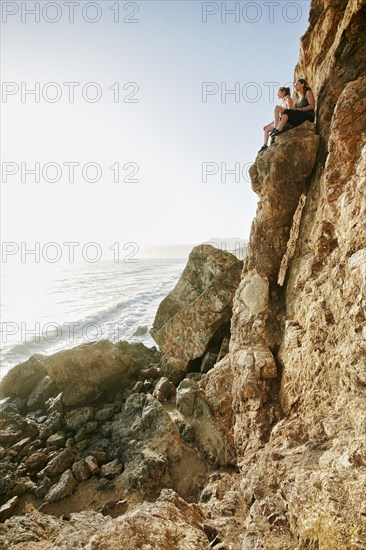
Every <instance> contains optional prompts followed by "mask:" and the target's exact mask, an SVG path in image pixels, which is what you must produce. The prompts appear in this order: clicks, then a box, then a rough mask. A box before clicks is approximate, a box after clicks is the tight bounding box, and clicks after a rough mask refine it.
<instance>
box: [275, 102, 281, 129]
mask: <svg viewBox="0 0 366 550" xmlns="http://www.w3.org/2000/svg"><path fill="white" fill-rule="evenodd" d="M281 112H282V111H281V110H280V108H279V106H278V105H276V107H275V110H274V125H275V128H277V124H278V121H279V120H280V115H281Z"/></svg>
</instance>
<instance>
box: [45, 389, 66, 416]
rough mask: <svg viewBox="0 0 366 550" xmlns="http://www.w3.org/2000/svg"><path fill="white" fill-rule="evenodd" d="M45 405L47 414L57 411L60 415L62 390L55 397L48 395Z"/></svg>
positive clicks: (61, 411) (61, 410)
mask: <svg viewBox="0 0 366 550" xmlns="http://www.w3.org/2000/svg"><path fill="white" fill-rule="evenodd" d="M45 405H46V412H47V414H51V413H53V412H58V413H60V414H61V415H62V414H63V412H64V411H63V406H62V392H60V393H59V394H58V395H56V397H50V398H49V399H47V401H46V404H45Z"/></svg>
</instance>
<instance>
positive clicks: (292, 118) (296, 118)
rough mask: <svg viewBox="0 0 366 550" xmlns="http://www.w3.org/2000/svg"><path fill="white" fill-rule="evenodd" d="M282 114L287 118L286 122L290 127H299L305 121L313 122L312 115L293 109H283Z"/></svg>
mask: <svg viewBox="0 0 366 550" xmlns="http://www.w3.org/2000/svg"><path fill="white" fill-rule="evenodd" d="M283 114H286V115H287V116H288V121H289V123H290V124H292V126H299V125H300V124H302V123H303V122H305V121H306V120H310V122H314V115H313V114H312V113H307V112H306V111H294V110H293V109H285V110H284V111H283Z"/></svg>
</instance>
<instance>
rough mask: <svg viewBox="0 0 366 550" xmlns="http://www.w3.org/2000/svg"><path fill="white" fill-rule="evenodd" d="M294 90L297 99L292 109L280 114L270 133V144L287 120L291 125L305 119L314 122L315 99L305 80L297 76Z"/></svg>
mask: <svg viewBox="0 0 366 550" xmlns="http://www.w3.org/2000/svg"><path fill="white" fill-rule="evenodd" d="M295 91H296V93H297V95H298V97H299V99H298V100H297V101H296V103H295V107H294V108H293V109H285V110H284V111H283V114H282V118H281V120H279V122H278V123H277V124H276V125H275V127H274V129H273V130H272V132H271V133H270V135H271V137H272V139H271V145H272V143H274V141H275V139H276V136H278V135H279V134H280V133H281V132H282V130H283V127H284V126H285V124H286V123H287V122H289V123H290V124H292V126H299V125H300V124H302V123H303V122H305V121H306V120H310V122H314V119H315V99H314V94H313V92H312V91H311V89H310V88H309V86H308V84H307V82H306V80H304V79H303V78H299V80H297V81H296V82H295Z"/></svg>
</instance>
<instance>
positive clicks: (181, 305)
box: [150, 245, 243, 383]
mask: <svg viewBox="0 0 366 550" xmlns="http://www.w3.org/2000/svg"><path fill="white" fill-rule="evenodd" d="M242 265H243V264H242V262H241V261H239V260H238V259H237V258H236V257H235V256H234V255H233V254H230V253H228V252H224V251H222V250H219V249H217V248H215V247H213V246H211V245H200V246H197V247H195V248H194V249H193V250H192V252H191V254H190V256H189V259H188V263H187V265H186V267H185V269H184V271H183V274H182V276H181V278H180V279H179V281H178V283H177V284H176V286H175V288H174V289H173V290H172V292H171V293H170V294H169V295H168V296H167V297H166V298H165V299H164V300H163V301H162V302H161V304H160V306H159V308H158V311H157V314H156V317H155V320H154V323H153V327H152V329H151V331H150V332H151V335H152V337H153V338H154V340H155V341H156V342H157V343H158V344H159V347H160V349H161V351H162V353H163V359H162V361H163V366H164V370H165V374H166V376H167V377H168V378H171V379H172V380H173V382H175V383H177V382H180V380H181V379H182V378H183V375H184V373H185V372H186V371H187V370H196V371H199V370H200V363H201V361H202V357H203V355H204V354H205V352H206V351H212V352H216V353H218V352H219V350H220V346H221V343H222V341H223V339H224V337H226V336H227V335H228V334H229V325H230V318H231V311H232V299H233V296H234V293H235V291H236V289H237V287H238V285H239V282H240V273H241V270H242Z"/></svg>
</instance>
